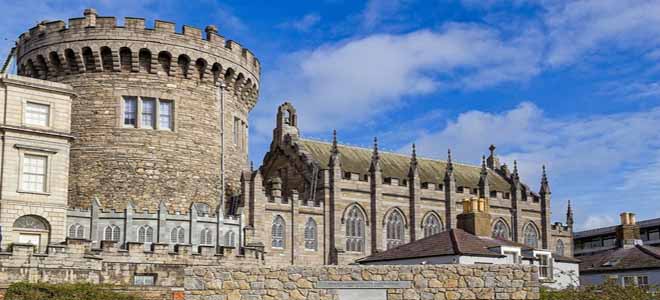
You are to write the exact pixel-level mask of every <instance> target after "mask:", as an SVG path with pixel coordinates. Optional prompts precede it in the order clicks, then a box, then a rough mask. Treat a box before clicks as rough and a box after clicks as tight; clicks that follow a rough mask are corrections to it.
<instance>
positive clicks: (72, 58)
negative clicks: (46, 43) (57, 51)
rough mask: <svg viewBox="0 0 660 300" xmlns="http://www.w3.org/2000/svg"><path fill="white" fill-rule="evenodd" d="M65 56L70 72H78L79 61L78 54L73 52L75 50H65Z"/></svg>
mask: <svg viewBox="0 0 660 300" xmlns="http://www.w3.org/2000/svg"><path fill="white" fill-rule="evenodd" d="M64 58H65V59H66V64H67V66H68V67H69V73H70V74H75V73H78V62H77V60H76V54H75V53H74V52H73V50H71V49H66V50H64Z"/></svg>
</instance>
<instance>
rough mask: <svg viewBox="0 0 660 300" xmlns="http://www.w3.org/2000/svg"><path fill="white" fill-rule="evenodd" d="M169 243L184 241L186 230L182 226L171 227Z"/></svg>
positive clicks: (183, 242) (181, 242)
mask: <svg viewBox="0 0 660 300" xmlns="http://www.w3.org/2000/svg"><path fill="white" fill-rule="evenodd" d="M170 243H172V244H175V245H176V244H185V243H186V232H185V231H184V230H183V227H181V226H177V227H174V229H172V233H171V235H170Z"/></svg>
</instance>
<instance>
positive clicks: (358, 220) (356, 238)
mask: <svg viewBox="0 0 660 300" xmlns="http://www.w3.org/2000/svg"><path fill="white" fill-rule="evenodd" d="M346 251H353V252H363V251H364V216H363V215H362V212H361V211H360V209H359V208H358V207H357V206H353V208H351V209H350V211H349V212H348V217H347V218H346Z"/></svg>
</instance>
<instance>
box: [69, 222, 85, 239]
mask: <svg viewBox="0 0 660 300" xmlns="http://www.w3.org/2000/svg"><path fill="white" fill-rule="evenodd" d="M69 237H70V238H74V239H82V238H85V227H83V226H82V225H80V224H78V223H76V224H73V225H71V226H69Z"/></svg>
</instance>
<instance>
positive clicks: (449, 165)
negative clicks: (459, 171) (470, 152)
mask: <svg viewBox="0 0 660 300" xmlns="http://www.w3.org/2000/svg"><path fill="white" fill-rule="evenodd" d="M453 175H454V163H453V162H452V161H451V149H447V169H446V170H445V177H447V176H452V177H453Z"/></svg>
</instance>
